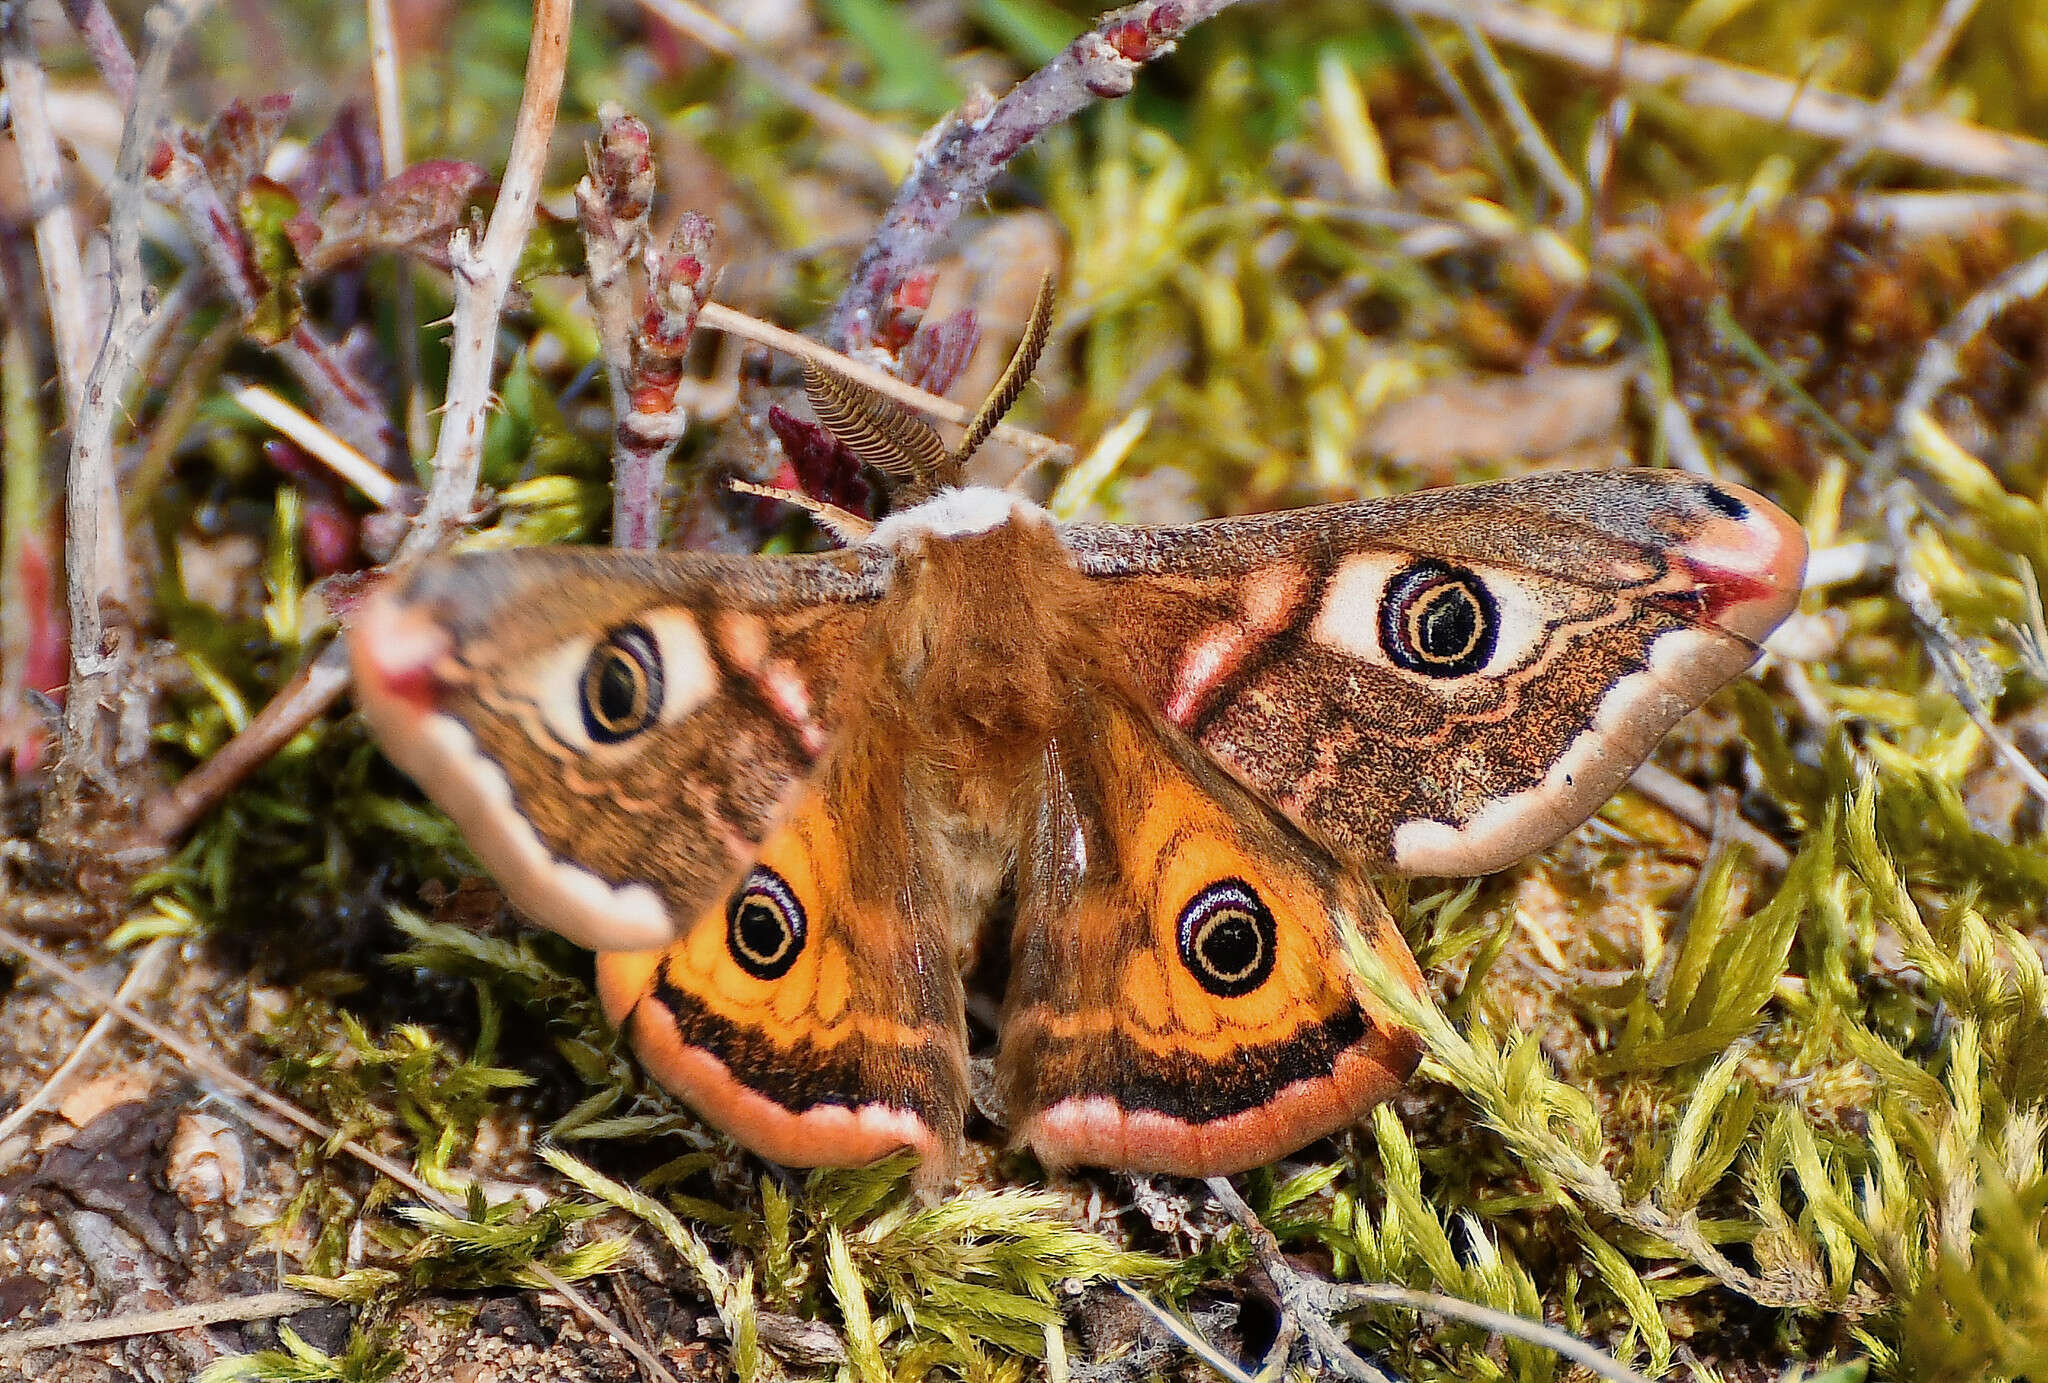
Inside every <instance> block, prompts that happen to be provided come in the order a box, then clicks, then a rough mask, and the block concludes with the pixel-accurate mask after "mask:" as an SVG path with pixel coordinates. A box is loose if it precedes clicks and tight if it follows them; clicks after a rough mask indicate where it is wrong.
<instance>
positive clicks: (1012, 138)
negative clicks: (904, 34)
mask: <svg viewBox="0 0 2048 1383" xmlns="http://www.w3.org/2000/svg"><path fill="white" fill-rule="evenodd" d="M1232 3H1233V0H1144V3H1142V4H1137V5H1131V6H1127V7H1126V8H1124V9H1120V10H1112V11H1111V12H1110V13H1108V14H1106V15H1104V16H1102V18H1101V19H1099V20H1097V21H1096V24H1095V27H1094V28H1093V29H1090V30H1089V31H1088V32H1087V33H1085V34H1083V35H1081V36H1080V37H1079V38H1077V39H1075V40H1074V41H1073V42H1072V43H1070V44H1068V45H1067V46H1066V47H1065V48H1064V49H1062V50H1061V52H1060V54H1059V56H1058V57H1056V58H1054V59H1053V60H1052V61H1051V62H1049V63H1047V64H1046V65H1045V66H1043V67H1041V68H1039V69H1038V70H1037V71H1036V72H1034V73H1032V74H1031V75H1030V76H1029V77H1026V78H1025V79H1024V80H1023V81H1021V82H1019V83H1017V85H1016V86H1014V87H1012V88H1010V90H1009V92H1008V93H1007V94H1005V95H1004V96H1003V98H1002V99H1001V100H999V101H997V102H995V103H994V104H993V105H990V106H986V107H985V108H980V109H977V108H976V107H975V106H974V105H972V104H970V105H969V106H968V107H966V108H964V109H963V110H961V111H958V112H956V113H955V114H954V115H953V117H952V119H951V121H950V122H949V123H948V124H947V125H945V126H944V127H943V128H942V129H941V130H940V131H939V133H938V135H937V137H936V138H933V139H931V140H930V141H929V143H928V145H927V146H926V148H925V151H924V153H923V154H922V155H921V156H920V157H919V159H918V161H917V165H916V167H914V168H912V169H911V170H910V176H909V177H907V178H905V179H904V181H903V185H902V186H901V187H900V188H898V189H897V190H896V197H895V200H894V201H892V202H891V203H890V204H889V210H888V211H887V212H886V213H884V214H883V217H882V223H881V225H879V226H877V227H876V228H875V234H874V238H873V239H872V240H870V241H869V242H868V245H867V248H866V249H864V250H862V251H861V255H860V259H859V261H858V262H856V263H855V265H854V266H853V273H852V275H851V277H850V278H849V280H848V282H847V286H846V291H845V292H844V293H843V294H842V295H841V296H840V299H839V303H838V305H837V306H836V307H834V308H833V309H832V318H831V321H830V323H829V324H828V325H827V327H826V331H825V339H826V340H828V341H830V342H832V343H833V344H834V345H837V346H846V345H848V344H849V343H854V344H858V343H860V342H863V341H866V340H869V339H870V338H871V337H872V336H873V334H874V329H875V327H876V325H877V324H878V323H879V322H880V321H881V320H882V317H883V314H884V312H885V311H886V310H887V307H888V303H889V300H890V298H891V297H892V296H893V295H894V294H895V292H896V289H897V288H898V287H899V286H900V285H901V284H902V282H903V281H904V279H905V278H906V277H908V276H909V275H910V274H912V273H914V272H916V271H917V270H920V269H923V268H925V267H927V266H928V264H929V263H930V261H931V260H932V259H933V258H935V251H936V249H937V247H938V244H939V241H940V240H941V239H943V238H944V236H945V235H946V233H947V232H948V231H950V230H951V229H952V227H953V223H954V222H955V221H957V220H958V219H959V218H960V213H961V211H962V210H964V209H965V208H967V207H972V206H978V205H980V204H981V200H982V198H983V197H984V196H986V195H987V193H988V190H989V187H990V185H991V184H992V183H994V182H995V179H996V175H997V174H998V173H1000V172H1002V170H1003V168H1004V167H1005V166H1007V165H1008V163H1009V162H1010V160H1011V159H1012V158H1014V157H1016V155H1017V153H1018V151H1019V150H1021V149H1023V148H1024V146H1025V145H1027V144H1029V143H1030V142H1031V141H1032V140H1034V139H1036V138H1037V137H1038V136H1039V135H1041V134H1043V133H1044V132H1045V131H1046V130H1048V129H1051V128H1052V127H1053V126H1054V125H1058V124H1062V123H1064V122H1065V121H1067V120H1070V119H1072V118H1073V117H1074V116H1076V115H1078V114H1080V113H1081V112H1082V111H1083V110H1086V109H1087V108H1088V107H1089V106H1091V105H1093V104H1095V102H1097V101H1098V100H1103V99H1108V98H1113V97H1117V96H1124V95H1128V94H1129V92H1130V90H1131V88H1132V86H1134V85H1135V84H1136V82H1137V75H1138V69H1139V68H1141V67H1143V66H1144V65H1145V64H1146V63H1148V62H1151V61H1152V60H1153V59H1155V58H1158V57H1161V56H1163V55H1165V54H1167V53H1170V52H1172V51H1173V47H1174V43H1175V41H1176V40H1178V39H1179V38H1180V36H1181V35H1182V34H1184V33H1186V32H1187V31H1188V30H1189V29H1191V28H1193V27H1194V26H1195V25H1197V24H1199V23H1201V22H1202V21H1203V20H1205V19H1208V18H1210V17H1211V16H1213V15H1216V14H1219V13H1221V12H1222V11H1223V10H1225V9H1228V8H1229V7H1230V5H1231V4H1232ZM984 99H985V98H984Z"/></svg>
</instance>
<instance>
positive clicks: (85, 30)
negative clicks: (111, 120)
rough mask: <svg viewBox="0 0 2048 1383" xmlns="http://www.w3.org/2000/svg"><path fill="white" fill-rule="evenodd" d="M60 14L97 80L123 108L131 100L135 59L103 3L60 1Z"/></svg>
mask: <svg viewBox="0 0 2048 1383" xmlns="http://www.w3.org/2000/svg"><path fill="white" fill-rule="evenodd" d="M64 14H65V17H66V18H68V19H69V20H70V21H71V27H72V28H73V29H76V30H77V31H78V38H79V41H80V42H81V43H83V44H84V45H85V51H86V52H87V53H89V54H91V55H92V65H93V66H94V67H95V68H97V69H98V71H99V74H100V80H101V81H103V82H105V83H106V84H107V90H108V91H111V92H112V93H113V94H114V99H115V100H116V101H118V102H120V104H121V105H122V106H123V107H126V106H127V104H128V103H129V102H130V101H132V100H134V99H135V55H134V54H133V53H132V52H130V51H129V49H128V41H127V40H126V39H124V38H122V37H121V26H120V25H118V24H116V23H115V22H114V16H113V13H112V12H111V11H109V10H108V9H107V0H64Z"/></svg>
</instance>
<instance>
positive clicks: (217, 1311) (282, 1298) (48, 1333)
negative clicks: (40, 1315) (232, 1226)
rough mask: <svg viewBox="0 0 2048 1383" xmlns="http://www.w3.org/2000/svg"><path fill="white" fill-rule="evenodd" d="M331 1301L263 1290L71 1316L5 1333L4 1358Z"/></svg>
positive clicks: (0, 1343)
mask: <svg viewBox="0 0 2048 1383" xmlns="http://www.w3.org/2000/svg"><path fill="white" fill-rule="evenodd" d="M329 1304H330V1303H329V1302H328V1300H327V1299H326V1298H325V1297H316V1296H314V1295H312V1294H311V1293H310V1292H258V1293H257V1294H255V1295H254V1296H247V1297H229V1298H227V1299H226V1300H225V1301H202V1302H198V1303H195V1304H194V1305H191V1306H178V1307H174V1308H172V1309H171V1310H168V1311H136V1312H133V1313H131V1314H129V1315H126V1316H108V1317H106V1318H104V1319H102V1320H96V1321H67V1322H65V1323H64V1324H63V1325H46V1326H43V1327H41V1328H39V1329H35V1330H17V1331H15V1332H13V1333H12V1334H9V1335H0V1359H19V1358H20V1357H21V1356H22V1355H24V1354H28V1353H30V1352H32V1351H34V1350H38V1349H65V1348H68V1347H69V1346H72V1345H90V1344H97V1343H99V1342H101V1341H105V1340H132V1339H135V1338H136V1337H138V1336H142V1335H168V1334H170V1333H171V1332H172V1331H174V1330H196V1329H199V1328H200V1327H202V1326H209V1325H226V1324H229V1323H231V1322H237V1321H267V1320H273V1319H275V1318H276V1317H278V1316H289V1315H291V1314H292V1313H294V1312H297V1311H306V1310H310V1309H312V1308H314V1307H318V1306H327V1305H329Z"/></svg>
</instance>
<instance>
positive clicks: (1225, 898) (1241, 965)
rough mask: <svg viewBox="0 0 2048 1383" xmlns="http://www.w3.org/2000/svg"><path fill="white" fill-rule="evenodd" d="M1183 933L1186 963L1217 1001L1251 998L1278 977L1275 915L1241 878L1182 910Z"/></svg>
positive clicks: (1199, 896)
mask: <svg viewBox="0 0 2048 1383" xmlns="http://www.w3.org/2000/svg"><path fill="white" fill-rule="evenodd" d="M1179 933H1180V936H1179V941H1180V958H1181V963H1182V964H1183V965H1185V966H1186V967H1187V969H1188V973H1189V974H1191V975H1193V976H1194V977H1195V982H1196V983H1197V984H1199V985H1201V986H1202V988H1203V989H1205V990H1207V991H1208V992H1209V993H1211V994H1214V995H1216V996H1217V997H1218V998H1226V999H1227V998H1235V997H1237V996H1239V995H1242V994H1249V993H1251V992H1252V991H1253V990H1255V989H1257V988H1258V987H1259V986H1260V985H1262V984H1264V983H1265V982H1266V977H1267V976H1269V975H1271V974H1272V973H1273V952H1274V948H1275V946H1276V945H1277V944H1278V938H1277V933H1276V930H1275V927H1274V923H1273V912H1272V909H1270V908H1268V907H1267V906H1266V904H1265V901H1264V900H1263V899H1261V898H1260V897H1259V895H1258V892H1257V890H1255V889H1254V888H1253V887H1252V886H1251V885H1250V884H1248V883H1246V882H1245V881H1244V880H1242V879H1224V880H1222V881H1220V882H1218V883H1213V884H1211V885H1209V886H1208V887H1207V888H1205V889H1203V890H1202V891H1201V892H1200V893H1197V894H1196V895H1195V896H1194V897H1193V898H1192V899H1190V900H1189V901H1188V905H1187V906H1186V907H1185V908H1182V909H1181V914H1180V926H1179Z"/></svg>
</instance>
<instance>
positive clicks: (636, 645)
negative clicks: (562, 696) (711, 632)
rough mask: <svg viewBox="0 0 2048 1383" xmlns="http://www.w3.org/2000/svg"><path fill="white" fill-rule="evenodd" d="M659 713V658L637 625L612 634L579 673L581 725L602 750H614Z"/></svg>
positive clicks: (652, 642)
mask: <svg viewBox="0 0 2048 1383" xmlns="http://www.w3.org/2000/svg"><path fill="white" fill-rule="evenodd" d="M660 713H661V655H660V652H659V650H658V649H657V648H656V647H655V643H654V638H653V636H652V635H650V634H649V633H648V632H647V631H646V630H645V629H643V628H641V627H640V626H639V625H637V624H629V625H626V626H625V627H624V628H622V629H615V630H613V631H612V632H611V633H610V634H609V635H607V636H606V638H605V640H604V642H603V643H600V644H599V645H598V646H597V647H596V648H595V649H593V650H591V654H590V661H589V662H588V663H587V664H586V665H585V666H584V671H583V725H584V728H585V729H587V730H588V731H589V732H590V737H591V738H592V739H594V740H596V741H598V742H599V743H600V744H617V743H618V742H619V741H620V740H623V739H627V738H629V737H631V736H633V735H637V734H639V733H640V732H641V731H643V730H645V729H646V728H647V727H648V726H650V725H652V724H653V723H654V721H655V719H656V717H658V716H659V715H660Z"/></svg>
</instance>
